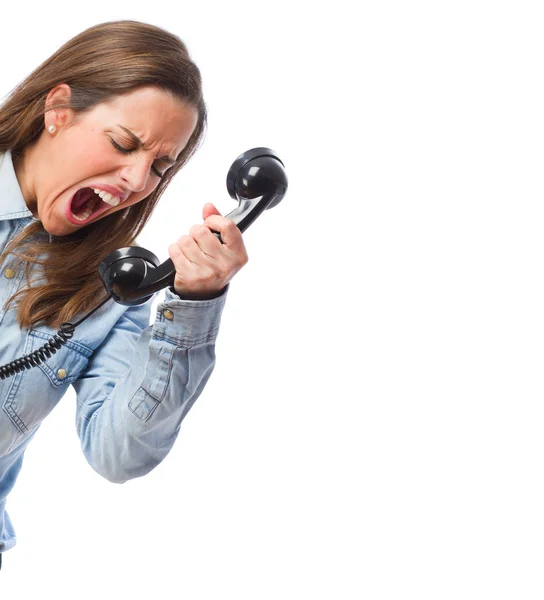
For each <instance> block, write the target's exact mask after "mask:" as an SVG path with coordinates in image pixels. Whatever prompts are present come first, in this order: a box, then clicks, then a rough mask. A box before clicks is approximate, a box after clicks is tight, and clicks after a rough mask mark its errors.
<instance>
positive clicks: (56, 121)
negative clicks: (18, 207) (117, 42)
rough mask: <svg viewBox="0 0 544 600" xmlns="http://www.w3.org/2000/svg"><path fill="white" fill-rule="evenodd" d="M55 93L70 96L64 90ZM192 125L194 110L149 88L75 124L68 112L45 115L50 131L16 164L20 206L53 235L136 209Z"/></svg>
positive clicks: (120, 98)
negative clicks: (51, 130)
mask: <svg viewBox="0 0 544 600" xmlns="http://www.w3.org/2000/svg"><path fill="white" fill-rule="evenodd" d="M55 89H56V90H57V91H58V94H59V95H60V96H62V94H63V93H64V94H66V93H68V95H69V93H70V90H69V88H68V86H66V85H63V86H59V87H58V88H55ZM55 93H56V92H55V90H53V91H52V94H53V95H54V94H55ZM50 95H51V94H50ZM52 99H53V100H55V98H54V97H52ZM56 99H57V100H58V99H59V98H56ZM61 99H62V98H61ZM197 120H198V113H197V111H196V109H195V108H194V107H192V106H189V105H187V104H184V103H183V102H181V101H180V100H178V99H177V98H175V97H174V96H173V95H171V94H170V93H168V92H163V91H159V90H156V89H154V88H141V89H138V90H135V91H133V92H130V93H128V94H126V95H123V96H116V97H115V98H114V99H113V100H111V101H108V102H105V103H102V104H99V105H97V106H96V107H95V108H93V109H92V110H90V111H89V112H86V113H83V114H81V115H78V116H77V117H75V116H74V114H73V112H72V111H71V110H68V109H57V110H55V111H49V112H47V113H46V115H45V123H46V125H47V126H48V125H51V124H53V125H55V126H56V128H57V130H56V132H55V133H54V134H51V133H49V132H48V131H47V130H45V131H44V133H43V134H42V135H41V137H40V139H39V140H38V142H37V143H36V145H35V146H34V147H32V148H30V149H29V150H28V151H27V152H25V154H24V156H23V160H22V164H21V166H20V167H19V168H18V166H17V164H16V168H15V170H16V173H17V177H18V179H19V183H20V185H21V189H22V191H23V196H24V198H25V201H26V203H27V205H28V206H29V208H30V209H31V210H32V212H33V213H34V214H35V215H36V216H37V218H39V219H40V220H41V221H42V223H43V226H44V228H45V229H46V231H48V232H49V233H51V234H53V235H66V234H69V233H72V232H74V231H76V230H77V229H80V228H82V227H85V226H86V225H88V224H89V223H92V222H94V221H96V220H98V219H101V218H103V217H104V216H106V215H109V214H111V213H113V212H116V211H118V210H122V209H123V208H125V207H127V206H130V205H132V204H136V203H137V202H140V201H141V200H143V199H144V198H146V197H147V196H148V195H149V194H150V193H151V192H152V191H153V190H154V189H155V188H156V187H157V185H158V184H159V182H160V179H161V175H163V174H164V173H165V172H166V171H167V170H168V168H169V167H170V166H171V164H172V163H173V162H174V161H175V160H176V158H177V157H178V155H179V154H180V152H181V151H182V150H183V149H184V148H185V146H186V144H187V142H188V140H189V138H190V136H191V134H192V132H193V130H194V128H195V126H196V123H197Z"/></svg>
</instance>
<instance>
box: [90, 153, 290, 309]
mask: <svg viewBox="0 0 544 600" xmlns="http://www.w3.org/2000/svg"><path fill="white" fill-rule="evenodd" d="M227 190H228V192H229V194H230V196H231V198H233V199H234V200H237V201H238V203H239V204H238V206H237V207H236V208H235V209H234V210H233V211H232V212H230V213H229V214H228V215H226V216H227V218H229V219H231V220H232V221H234V223H235V224H236V225H237V227H238V229H240V231H241V232H242V233H243V232H244V231H245V230H246V229H247V228H248V227H249V226H250V225H251V224H252V223H253V221H255V219H256V218H257V217H258V216H259V215H260V214H261V213H262V212H264V211H265V210H267V209H268V208H273V207H274V206H276V205H278V204H279V203H280V202H281V200H282V199H283V197H284V196H285V193H286V192H287V175H286V174H285V167H284V165H283V163H282V162H281V160H280V159H279V158H278V156H277V154H276V153H275V152H274V151H273V150H270V149H269V148H253V149H252V150H248V151H247V152H244V153H243V154H241V155H240V156H239V157H238V158H237V159H236V160H235V161H234V163H233V164H232V166H231V168H230V169H229V172H228V174H227ZM214 233H215V235H217V236H218V238H219V239H220V240H221V236H220V234H219V233H217V232H214ZM98 274H99V276H100V279H101V280H102V283H103V284H104V286H105V288H106V290H107V291H108V293H109V294H110V295H111V296H112V298H113V299H114V300H115V301H116V302H117V303H119V304H123V305H125V306H135V305H138V304H143V303H144V302H147V301H148V300H149V299H150V298H151V297H152V296H153V294H154V293H155V292H158V291H159V290H161V289H162V288H165V287H168V286H173V285H174V279H175V276H176V270H175V267H174V263H173V262H172V259H170V258H169V259H167V260H165V261H164V262H163V263H162V264H159V260H158V259H157V257H156V256H155V255H154V254H153V253H152V252H149V251H148V250H145V249H144V248H140V247H138V246H131V247H129V248H121V249H120V250H116V251H115V252H112V253H111V254H109V255H108V256H107V257H106V258H105V259H104V260H103V261H102V262H101V263H100V266H99V269H98Z"/></svg>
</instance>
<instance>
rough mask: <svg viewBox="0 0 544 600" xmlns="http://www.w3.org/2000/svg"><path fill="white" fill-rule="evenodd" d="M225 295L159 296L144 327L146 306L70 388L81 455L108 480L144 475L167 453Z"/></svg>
mask: <svg viewBox="0 0 544 600" xmlns="http://www.w3.org/2000/svg"><path fill="white" fill-rule="evenodd" d="M226 293H227V292H226V289H225V290H224V291H223V293H222V294H221V295H220V296H219V297H217V298H214V299H212V300H204V301H188V300H180V299H179V298H177V297H176V296H175V295H174V294H172V292H171V291H170V290H167V291H166V297H165V301H164V302H163V303H161V304H159V305H158V307H157V316H156V320H155V323H154V324H153V325H152V326H148V323H149V307H148V306H146V305H143V306H139V307H132V308H129V309H128V310H127V311H126V312H125V313H124V315H123V317H121V318H120V319H119V321H118V322H117V323H116V325H115V327H114V328H113V329H112V330H111V332H110V333H109V335H108V336H107V337H106V338H105V340H104V342H103V343H102V344H101V345H100V346H99V347H98V348H97V349H96V350H95V352H94V354H93V356H92V357H91V359H90V361H89V365H88V367H87V369H86V370H85V372H84V373H83V375H82V377H81V378H79V379H78V380H77V381H75V382H74V384H73V386H74V388H75V390H76V394H77V415H76V427H77V432H78V435H79V438H80V440H81V447H82V450H83V452H84V454H85V457H86V458H87V461H88V462H89V464H90V465H91V466H92V467H93V469H95V471H97V472H98V473H99V474H100V475H102V476H103V477H105V478H106V479H108V480H109V481H112V482H115V483H124V482H125V481H127V480H129V479H132V478H135V477H141V476H142V475H145V474H146V473H148V472H149V471H151V470H152V469H153V468H154V467H156V466H157V465H158V464H159V463H160V462H161V461H162V460H163V459H164V457H165V456H166V455H167V454H168V452H169V451H170V449H171V448H172V446H173V444H174V442H175V440H176V438H177V435H178V432H179V429H180V425H181V422H182V420H183V418H184V417H185V415H186V414H187V413H188V411H189V409H190V408H191V406H192V405H193V403H194V402H195V400H196V399H197V398H198V396H199V395H200V393H201V392H202V390H203V389H204V386H205V385H206V382H207V381H208V379H209V377H210V375H211V373H212V371H213V368H214V365H215V340H216V337H217V333H218V329H219V323H220V319H221V313H222V311H223V307H224V304H225V299H226Z"/></svg>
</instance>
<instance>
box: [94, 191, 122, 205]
mask: <svg viewBox="0 0 544 600" xmlns="http://www.w3.org/2000/svg"><path fill="white" fill-rule="evenodd" d="M93 191H94V193H95V194H97V195H98V196H100V198H102V200H103V201H104V202H105V203H106V204H109V205H110V206H117V205H118V204H119V202H121V198H118V197H117V196H112V195H111V194H108V192H103V191H102V190H97V189H94V188H93Z"/></svg>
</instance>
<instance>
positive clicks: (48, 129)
mask: <svg viewBox="0 0 544 600" xmlns="http://www.w3.org/2000/svg"><path fill="white" fill-rule="evenodd" d="M47 131H49V133H50V134H51V135H53V134H54V133H55V131H57V128H56V127H55V126H54V125H49V127H48V128H47Z"/></svg>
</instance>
